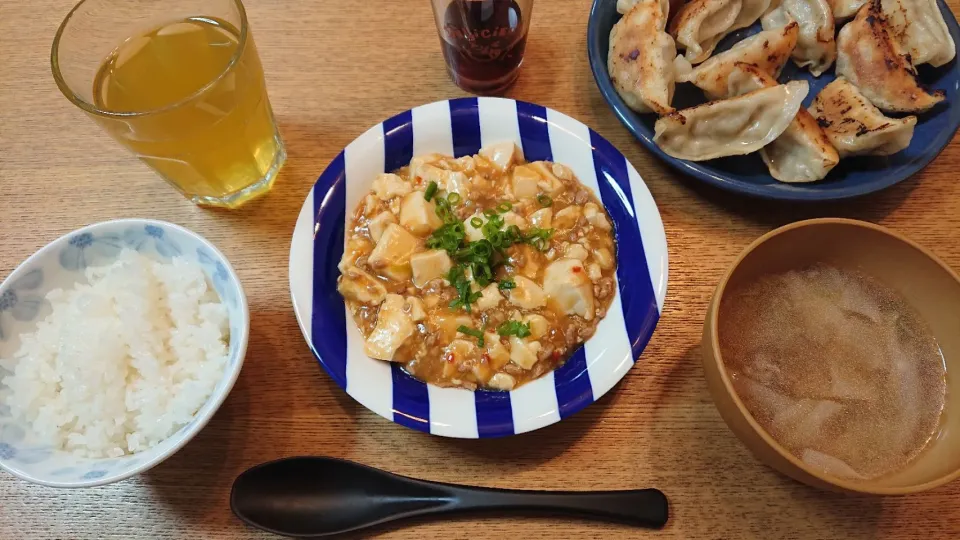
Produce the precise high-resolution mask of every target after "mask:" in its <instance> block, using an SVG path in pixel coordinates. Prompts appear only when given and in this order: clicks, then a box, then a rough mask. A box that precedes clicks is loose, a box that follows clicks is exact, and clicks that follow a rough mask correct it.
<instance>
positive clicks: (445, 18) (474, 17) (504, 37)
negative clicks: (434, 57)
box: [432, 0, 533, 94]
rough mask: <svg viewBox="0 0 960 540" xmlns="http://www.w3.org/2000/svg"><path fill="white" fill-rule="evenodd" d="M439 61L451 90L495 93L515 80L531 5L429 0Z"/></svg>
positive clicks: (514, 0) (527, 0)
mask: <svg viewBox="0 0 960 540" xmlns="http://www.w3.org/2000/svg"><path fill="white" fill-rule="evenodd" d="M432 2H433V15H434V19H435V20H436V23H437V32H439V34H440V44H441V46H442V47H443V58H444V59H445V60H446V62H447V70H448V71H449V72H450V77H451V78H453V81H454V82H455V83H457V86H459V87H460V88H463V89H464V90H466V91H468V92H473V93H476V94H499V93H501V92H503V91H504V90H506V89H507V88H509V87H510V85H512V84H513V83H514V81H516V80H517V74H518V72H519V70H520V64H521V63H522V62H523V50H524V48H525V47H526V44H527V30H529V28H530V15H531V13H532V11H533V0H432Z"/></svg>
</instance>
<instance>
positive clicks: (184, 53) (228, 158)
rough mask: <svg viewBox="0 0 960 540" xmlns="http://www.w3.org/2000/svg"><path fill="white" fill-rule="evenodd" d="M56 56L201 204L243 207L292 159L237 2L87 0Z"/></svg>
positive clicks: (57, 66)
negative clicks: (285, 148) (277, 124)
mask: <svg viewBox="0 0 960 540" xmlns="http://www.w3.org/2000/svg"><path fill="white" fill-rule="evenodd" d="M51 63H52V65H53V76H54V79H56V82H57V86H59V87H60V91H61V92H63V94H64V95H65V96H66V97H67V99H69V100H70V101H71V102H73V104H75V105H76V106H78V107H80V108H81V109H83V111H84V112H86V113H87V114H88V115H89V116H90V117H91V118H93V120H94V121H96V122H97V123H98V124H100V125H101V126H103V128H104V129H105V130H106V131H107V133H109V134H110V136H112V137H113V138H114V139H116V140H117V141H118V142H120V144H122V145H123V146H126V147H127V148H128V149H130V151H132V152H133V153H134V154H135V155H136V156H137V157H138V158H140V159H141V160H142V161H143V162H144V163H146V164H147V165H149V166H150V167H152V168H153V169H154V170H155V171H157V173H158V174H159V175H160V176H161V177H163V179H164V180H166V181H167V182H169V183H170V184H171V185H172V186H173V187H175V188H177V189H178V190H179V191H180V192H181V193H183V194H184V195H185V196H186V197H187V198H189V199H190V200H192V201H193V202H194V203H197V204H201V205H208V206H223V207H228V208H234V207H237V206H239V205H241V204H243V203H244V202H246V201H248V200H250V199H252V198H254V197H256V196H258V195H261V194H263V193H266V192H267V191H268V190H269V189H270V187H271V186H272V184H273V182H274V180H275V178H276V176H277V172H278V171H279V169H280V167H281V166H282V165H283V162H284V160H285V159H286V152H285V150H284V147H283V142H282V141H281V140H280V135H279V133H278V132H277V127H276V122H275V121H274V118H273V112H272V110H271V109H270V102H269V100H268V99H267V88H266V85H265V83H264V80H263V68H262V67H261V65H260V57H259V56H258V55H257V48H256V45H254V42H253V35H252V34H251V33H250V27H249V25H248V23H247V15H246V12H245V11H244V8H243V4H242V3H241V2H240V0H163V1H157V0H83V1H81V2H80V3H79V4H77V5H76V7H74V8H73V10H72V11H71V12H70V14H69V15H67V18H66V19H64V21H63V23H62V24H61V25H60V29H59V30H58V31H57V36H56V39H55V40H54V42H53V51H52V53H51Z"/></svg>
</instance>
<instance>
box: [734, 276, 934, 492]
mask: <svg viewBox="0 0 960 540" xmlns="http://www.w3.org/2000/svg"><path fill="white" fill-rule="evenodd" d="M719 322H720V326H719V340H720V348H721V354H722V355H723V359H724V362H725V364H726V368H727V370H728V373H729V375H730V377H731V380H732V381H733V384H734V387H735V388H736V391H737V394H738V395H739V397H740V399H741V400H742V401H743V402H744V404H745V406H746V407H747V409H748V410H749V411H750V414H751V415H753V417H754V418H755V419H756V420H757V422H758V423H760V425H761V426H762V427H763V428H764V429H765V430H766V431H767V432H768V433H769V434H770V435H771V436H772V437H773V438H774V439H775V440H777V442H779V443H780V444H781V445H783V446H784V447H785V448H786V449H788V450H789V451H790V452H791V453H793V454H794V455H795V456H796V457H798V458H800V459H801V460H803V461H804V462H806V463H807V464H808V465H809V466H812V467H814V468H817V469H820V470H823V471H824V472H826V473H828V474H833V475H834V476H839V477H843V478H847V479H861V480H865V479H872V478H877V477H880V476H883V475H886V474H889V473H891V472H894V471H896V470H898V469H901V468H903V467H904V466H905V465H906V464H907V463H909V462H910V460H911V459H913V458H914V457H915V456H916V455H917V454H919V453H920V451H921V450H922V449H923V447H924V446H925V445H926V444H927V442H928V441H929V440H930V439H931V437H932V436H933V435H934V434H935V433H936V430H937V427H938V424H939V420H940V414H941V410H942V409H943V404H944V393H945V376H946V372H945V367H944V362H943V356H942V355H941V352H940V348H939V346H938V344H937V342H936V339H935V338H934V336H933V334H932V333H931V331H930V329H929V328H928V326H927V324H926V323H925V322H924V321H923V319H922V318H921V317H920V315H919V314H918V313H917V312H916V311H915V310H914V309H913V308H912V307H910V305H909V304H908V303H907V302H906V300H905V299H904V298H903V297H902V296H901V295H900V294H899V293H898V292H896V291H894V290H892V289H890V288H889V287H887V286H885V285H883V284H882V283H880V282H878V281H876V280H874V279H872V278H871V277H869V276H866V275H863V274H861V273H859V272H857V271H853V270H849V269H845V268H838V267H833V266H828V265H824V264H817V265H814V266H811V267H809V268H806V269H802V270H796V271H790V272H786V273H782V274H775V275H767V276H763V277H761V278H760V279H758V280H756V281H754V282H753V283H750V284H748V285H746V286H743V287H740V288H737V289H735V290H732V291H730V292H729V293H727V294H726V295H725V298H724V301H723V303H722V304H721V306H720V318H719Z"/></svg>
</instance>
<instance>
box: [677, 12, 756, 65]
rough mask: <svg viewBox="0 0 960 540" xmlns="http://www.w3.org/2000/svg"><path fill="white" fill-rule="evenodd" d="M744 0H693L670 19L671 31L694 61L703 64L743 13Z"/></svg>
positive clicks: (687, 55)
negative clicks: (741, 11)
mask: <svg viewBox="0 0 960 540" xmlns="http://www.w3.org/2000/svg"><path fill="white" fill-rule="evenodd" d="M742 6H743V2H742V1H741V0H691V1H690V2H687V3H686V4H684V5H683V6H682V7H681V8H680V9H679V10H677V13H676V15H674V16H673V19H672V20H671V21H670V35H671V36H673V37H674V38H675V39H676V40H677V46H678V47H679V48H681V49H683V50H684V56H685V57H686V59H687V60H688V61H689V62H690V63H691V64H699V63H700V62H703V61H704V60H706V59H707V58H709V57H710V54H711V53H713V49H714V47H716V46H717V42H719V41H720V39H721V38H722V37H723V36H725V35H726V33H727V32H728V31H729V29H730V28H731V27H732V26H733V23H734V22H735V21H736V20H737V15H739V14H740V8H741V7H742Z"/></svg>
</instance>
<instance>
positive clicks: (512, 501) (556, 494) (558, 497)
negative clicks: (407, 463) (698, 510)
mask: <svg viewBox="0 0 960 540" xmlns="http://www.w3.org/2000/svg"><path fill="white" fill-rule="evenodd" d="M451 494H452V495H454V500H453V501H452V504H451V505H450V506H448V507H447V509H448V510H451V511H466V510H500V511H511V510H517V511H524V510H526V511H533V512H547V513H558V514H564V515H575V516H578V517H582V518H592V519H599V520H605V521H618V522H621V523H628V524H631V525H639V526H641V527H650V528H656V529H659V528H661V527H663V526H664V525H665V524H666V523H667V517H668V503H667V497H666V496H665V495H664V494H663V493H662V492H661V491H660V490H657V489H631V490H625V491H523V490H507V489H490V488H468V489H464V488H460V487H457V488H456V489H453V490H452V493H451Z"/></svg>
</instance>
